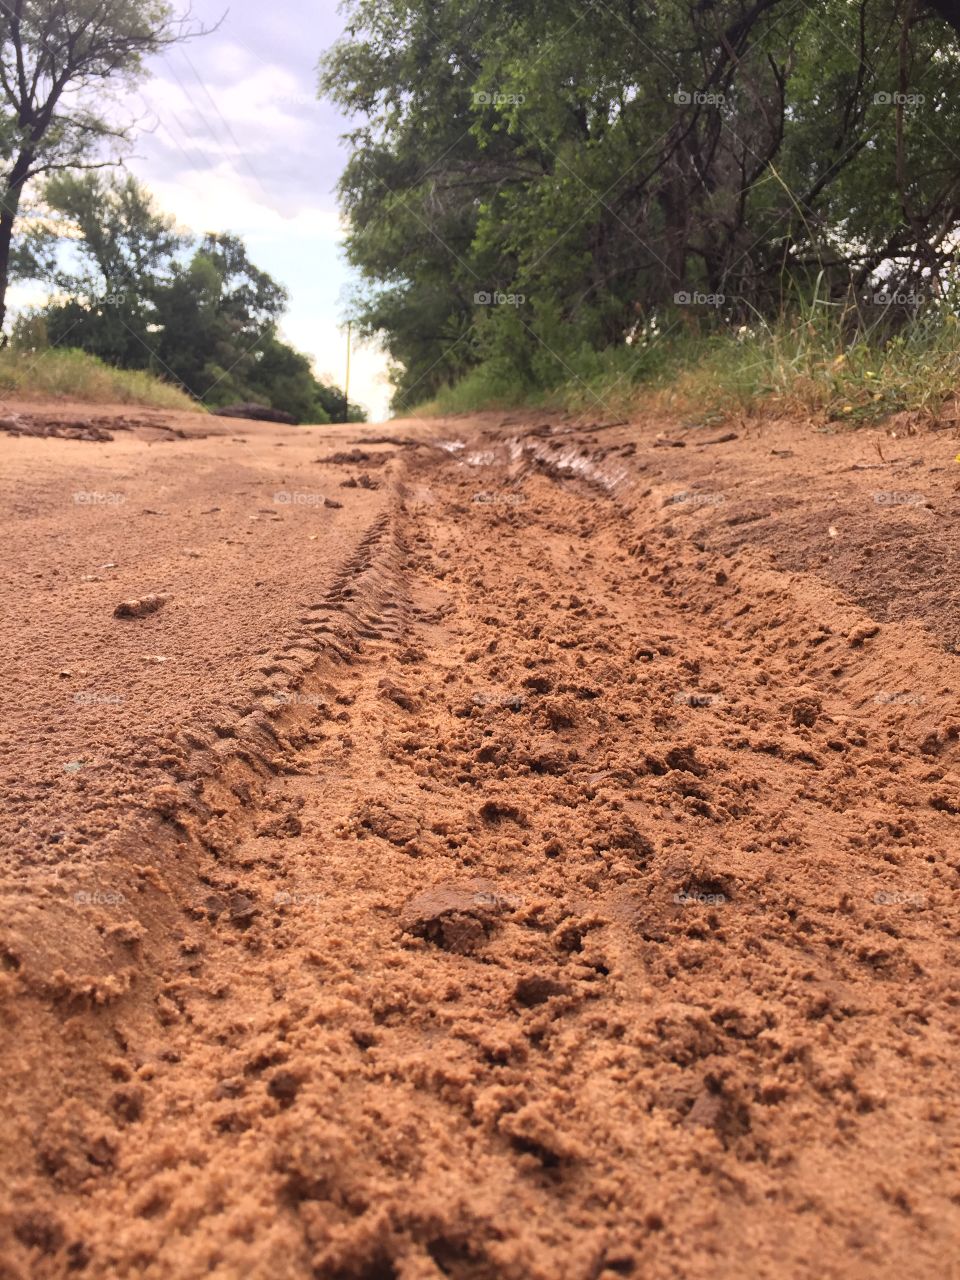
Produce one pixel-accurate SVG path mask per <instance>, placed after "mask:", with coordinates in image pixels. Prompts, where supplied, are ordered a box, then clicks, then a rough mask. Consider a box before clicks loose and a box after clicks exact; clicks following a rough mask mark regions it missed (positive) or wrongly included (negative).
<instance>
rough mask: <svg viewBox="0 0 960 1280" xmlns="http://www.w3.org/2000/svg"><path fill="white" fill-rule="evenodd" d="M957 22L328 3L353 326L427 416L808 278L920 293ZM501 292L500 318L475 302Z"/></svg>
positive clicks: (807, 9)
mask: <svg viewBox="0 0 960 1280" xmlns="http://www.w3.org/2000/svg"><path fill="white" fill-rule="evenodd" d="M955 10H956V6H954V5H952V4H947V3H946V0H944V2H943V3H941V4H937V5H927V4H923V3H912V2H910V0H908V3H907V4H906V5H904V4H901V3H899V0H827V2H826V3H824V4H821V5H816V6H811V5H793V4H791V3H788V0H711V2H710V3H699V4H693V5H691V4H687V3H686V0H665V2H664V3H662V4H658V5H656V6H653V5H637V4H635V3H634V0H603V3H590V0H587V3H583V2H582V0H515V3H511V4H510V5H509V6H504V5H502V4H497V3H494V2H493V0H450V3H446V4H444V5H441V6H437V5H436V4H434V3H432V2H430V0H412V2H410V3H408V2H404V3H401V2H400V0H386V2H384V0H352V2H351V3H350V5H349V14H350V20H349V23H348V27H347V35H346V36H345V38H344V39H343V40H342V41H341V42H340V44H339V45H337V46H336V47H335V48H334V49H333V50H332V51H331V52H330V54H328V55H327V57H326V58H325V59H324V62H323V64H322V71H321V91H322V92H323V93H325V94H327V95H328V96H329V97H331V98H332V99H333V100H334V101H335V102H336V103H337V104H338V105H339V106H340V107H341V108H342V110H343V111H344V112H345V113H347V114H348V115H349V116H351V118H352V120H353V121H354V126H353V129H352V132H351V133H350V134H349V135H348V138H349V141H350V143H351V145H352V148H353V150H352V155H351V159H350V162H349V163H348V165H347V167H346V170H345V172H344V175H343V179H342V181H341V184H340V195H341V202H342V205H343V207H344V209H345V211H346V213H347V214H348V216H349V219H350V232H349V236H348V240H347V252H348V255H349V258H350V260H351V262H352V263H353V264H354V265H355V266H356V267H357V268H358V270H359V272H360V275H361V280H362V282H363V283H362V286H361V290H360V295H359V299H358V303H357V306H356V309H355V314H356V315H357V318H358V323H359V326H360V328H361V330H362V331H364V332H366V333H369V334H374V333H375V334H378V335H380V336H381V337H382V339H383V341H384V342H385V345H386V346H387V349H388V350H389V351H390V353H391V355H392V356H393V358H394V359H395V360H396V361H397V363H398V364H399V365H400V366H401V373H400V383H399V388H400V390H399V399H400V401H401V403H402V402H404V401H407V400H409V398H410V397H411V396H412V397H414V398H426V397H427V396H428V395H430V394H431V393H432V392H433V391H434V390H436V388H437V387H438V386H440V385H442V384H444V383H446V382H449V381H451V380H454V379H456V378H457V377H459V376H461V375H462V374H463V372H464V370H465V369H466V368H470V367H471V366H473V365H475V364H477V363H478V362H486V363H488V364H490V363H492V364H493V365H495V366H497V367H498V368H504V369H511V370H512V371H513V374H514V375H515V377H516V378H517V379H521V380H527V381H532V382H534V383H535V384H537V385H544V384H545V383H546V384H549V382H550V381H551V380H559V379H564V378H568V377H569V376H570V374H571V371H573V372H574V373H575V371H576V368H577V367H578V364H579V362H580V361H581V358H582V354H583V353H584V352H592V351H596V350H602V349H604V348H606V347H610V346H618V345H623V344H624V343H626V342H627V341H628V340H629V339H630V338H631V337H632V336H633V335H634V334H635V333H636V331H637V328H638V326H640V327H643V326H647V327H652V328H656V329H657V330H658V331H664V330H666V329H668V328H669V327H670V326H671V325H672V324H675V323H678V322H679V317H680V316H681V315H682V316H683V319H684V320H685V321H686V322H687V323H691V322H695V323H701V321H699V320H696V321H694V315H695V312H694V311H691V310H690V309H689V308H688V309H687V310H686V311H683V312H678V309H677V305H676V302H677V299H678V298H679V299H681V300H682V299H684V297H685V295H698V294H700V295H709V296H711V297H713V298H716V297H723V299H724V305H723V307H722V308H713V309H712V310H710V309H707V310H704V309H702V308H701V311H702V313H703V317H704V318H703V321H702V322H703V323H709V322H710V320H709V317H714V319H713V323H718V322H721V323H729V322H737V323H739V322H742V321H744V320H747V319H749V318H752V317H755V316H756V315H757V314H758V313H759V314H761V315H770V314H773V313H775V312H777V311H778V310H779V309H780V308H782V307H783V306H784V305H785V304H787V303H789V300H790V299H791V298H794V297H796V296H797V295H798V294H801V293H803V294H809V292H810V291H811V290H812V289H813V287H814V284H815V282H818V287H819V288H820V291H821V296H825V297H826V298H827V299H829V300H841V299H845V300H852V301H854V302H855V303H856V304H858V305H859V304H861V303H862V302H863V300H864V297H865V296H869V295H870V294H871V293H872V292H873V291H874V290H875V288H876V286H877V284H878V282H880V281H884V282H886V283H887V284H888V286H893V287H895V288H896V289H898V290H902V291H904V292H910V291H911V290H920V289H923V290H929V289H930V288H931V287H936V282H937V281H938V280H939V279H941V278H942V277H943V276H944V275H945V274H946V273H948V272H949V271H950V270H951V268H952V264H953V259H954V253H955V249H954V246H955V243H956V235H957V232H958V230H960V165H958V162H957V159H956V155H955V142H954V139H955V137H956V136H957V134H958V131H960V49H958V42H957V39H956V31H955V30H954V28H955V27H956V26H957V24H956V23H954V22H953V17H954V16H956V14H955ZM497 291H499V292H500V293H502V294H506V295H514V296H517V295H520V296H522V297H523V298H524V302H523V304H522V305H518V306H509V305H507V306H497V305H487V304H483V303H480V304H478V303H476V302H475V298H476V296H477V295H480V298H481V299H483V298H484V296H485V295H490V294H495V293H497Z"/></svg>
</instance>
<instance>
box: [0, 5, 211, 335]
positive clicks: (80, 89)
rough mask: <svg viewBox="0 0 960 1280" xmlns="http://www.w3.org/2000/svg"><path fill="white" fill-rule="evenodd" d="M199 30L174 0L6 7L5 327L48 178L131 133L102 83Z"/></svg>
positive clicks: (1, 189) (0, 98)
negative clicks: (114, 118) (15, 251)
mask: <svg viewBox="0 0 960 1280" xmlns="http://www.w3.org/2000/svg"><path fill="white" fill-rule="evenodd" d="M190 34H193V32H191V30H190V29H189V28H188V26H187V25H186V24H185V23H184V22H183V21H179V20H177V19H175V18H174V16H173V14H172V10H171V8H170V6H169V5H168V4H167V3H166V2H165V0H4V3H3V4H0V326H2V324H3V322H4V319H5V316H6V292H7V286H8V283H9V279H10V266H11V245H12V239H13V228H14V222H15V220H16V217H17V212H18V210H19V208H20V201H21V198H22V196H23V191H24V187H25V185H26V184H27V183H28V182H29V181H30V180H31V179H34V178H37V177H38V176H39V175H43V174H50V173H53V172H56V171H59V170H69V169H76V168H78V167H80V166H82V165H95V166H100V165H103V164H104V163H106V161H105V160H104V159H103V155H102V145H103V144H104V143H105V142H109V141H114V142H115V141H118V140H123V139H124V138H125V137H126V136H127V135H126V131H125V130H123V129H122V128H118V127H117V126H116V125H115V124H113V123H112V122H111V120H110V119H109V117H108V115H107V114H106V112H105V111H104V110H103V87H104V85H105V83H106V82H109V81H112V80H114V79H116V78H118V77H119V78H121V79H124V78H126V79H127V80H129V79H130V78H132V77H135V76H137V75H138V74H140V73H142V70H143V58H144V57H145V56H147V55H149V54H152V53H156V52H158V51H159V50H160V49H162V48H164V47H165V46H167V45H170V44H172V43H174V42H176V41H178V40H183V39H186V38H187V37H188V36H189V35H190Z"/></svg>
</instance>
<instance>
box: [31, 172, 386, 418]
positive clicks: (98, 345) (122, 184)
mask: <svg viewBox="0 0 960 1280" xmlns="http://www.w3.org/2000/svg"><path fill="white" fill-rule="evenodd" d="M38 212H39V215H40V216H38V217H35V218H34V219H32V221H31V223H29V224H28V225H29V226H30V230H29V231H28V232H27V234H26V235H25V236H24V237H23V238H22V239H21V240H20V241H19V242H18V243H17V246H16V249H15V259H14V271H15V273H16V274H17V275H18V276H20V277H26V278H30V279H33V280H39V281H41V282H42V283H44V284H46V285H47V286H48V287H49V289H50V292H51V301H50V302H48V303H47V304H46V305H45V306H43V307H41V308H39V309H37V310H34V311H30V312H27V313H24V314H22V315H21V316H20V317H19V318H18V320H17V322H16V323H15V325H14V328H13V342H14V345H15V346H19V347H27V348H38V347H44V346H54V347H59V348H79V349H81V350H83V351H87V352H89V353H91V354H92V355H95V356H98V357H99V358H100V359H102V360H104V361H106V362H107V363H108V364H111V365H114V366H116V367H117V368H120V369H142V370H148V371H150V372H151V373H154V374H156V375H157V376H158V377H160V378H163V379H165V380H167V381H170V382H173V383H175V384H177V385H178V386H180V387H182V388H183V389H184V390H186V391H187V392H188V393H189V394H190V395H192V396H194V397H196V398H197V399H199V400H201V401H202V402H203V403H204V404H205V405H207V406H208V407H210V408H215V407H217V406H222V405H227V404H233V403H237V402H238V401H255V402H258V403H261V404H265V405H268V406H270V407H272V408H274V409H281V410H283V411H284V412H286V413H290V414H292V415H293V416H294V417H295V418H296V419H297V420H298V421H299V422H346V421H357V420H360V419H362V418H363V416H364V415H363V411H362V410H361V409H360V408H359V407H358V406H356V405H351V404H348V403H347V400H346V397H345V396H344V394H343V392H342V391H340V390H339V389H338V388H337V387H334V386H329V385H327V384H325V383H323V382H321V381H320V380H319V379H318V378H317V377H316V376H315V374H314V372H313V369H312V367H311V364H310V361H309V359H308V358H307V357H306V356H305V355H303V354H301V353H300V352H299V351H296V350H294V348H293V347H291V346H289V345H288V344H287V343H285V342H283V341H282V340H281V339H280V338H279V337H278V336H277V324H278V322H279V320H280V317H281V315H282V314H283V311H284V309H285V307H286V305H287V293H286V291H285V290H284V289H283V288H282V287H281V286H280V285H279V284H277V283H276V281H274V280H272V279H271V277H270V276H269V275H267V274H266V272H264V271H261V270H259V269H258V268H257V267H256V266H255V265H254V264H253V263H252V262H251V261H250V259H249V258H248V256H247V251H246V248H245V246H244V244H243V241H242V240H240V239H239V238H238V237H237V236H233V235H206V236H204V237H203V238H202V239H200V240H199V241H197V240H195V239H194V238H193V237H190V236H186V235H184V234H182V233H180V232H178V231H177V230H176V228H175V226H174V222H173V219H172V218H170V217H168V216H167V215H165V214H163V213H160V212H158V211H157V210H156V208H155V207H154V205H153V202H152V200H151V198H150V195H149V192H148V191H146V190H145V188H144V187H142V186H141V185H140V184H139V183H138V182H137V181H136V180H135V179H134V178H132V177H129V176H127V177H118V178H112V179H105V178H103V177H101V176H100V175H99V174H96V173H85V174H83V173H81V174H71V173H68V174H62V175H59V176H57V177H55V178H52V179H50V180H49V181H48V182H47V183H46V186H45V187H44V189H43V198H42V202H41V204H40V206H39V210H38Z"/></svg>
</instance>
